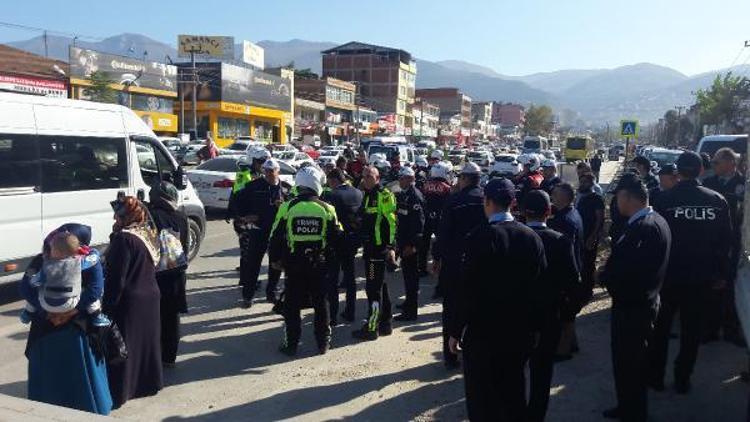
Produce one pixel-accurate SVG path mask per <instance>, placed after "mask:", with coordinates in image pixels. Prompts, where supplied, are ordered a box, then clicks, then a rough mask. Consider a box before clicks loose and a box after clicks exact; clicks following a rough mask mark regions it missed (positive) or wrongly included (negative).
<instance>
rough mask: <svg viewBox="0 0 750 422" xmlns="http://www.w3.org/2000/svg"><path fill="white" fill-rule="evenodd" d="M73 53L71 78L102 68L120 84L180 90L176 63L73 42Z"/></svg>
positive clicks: (172, 90) (175, 91)
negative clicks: (114, 52) (135, 56)
mask: <svg viewBox="0 0 750 422" xmlns="http://www.w3.org/2000/svg"><path fill="white" fill-rule="evenodd" d="M69 54H70V76H71V78H79V79H86V78H88V77H89V76H91V74H92V73H93V72H102V73H104V74H105V75H107V77H108V78H110V79H112V81H113V82H114V83H117V84H122V85H128V86H138V87H142V88H151V89H158V90H163V91H170V92H173V93H175V95H176V93H177V67H176V66H172V65H168V64H164V63H156V62H144V61H142V60H138V59H134V58H131V57H124V56H116V55H114V54H106V53H101V52H98V51H94V50H86V49H82V48H78V47H72V46H71V47H70V50H69Z"/></svg>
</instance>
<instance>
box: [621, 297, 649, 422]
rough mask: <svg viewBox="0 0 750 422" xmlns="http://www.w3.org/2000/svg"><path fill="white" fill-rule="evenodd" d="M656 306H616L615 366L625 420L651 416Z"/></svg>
mask: <svg viewBox="0 0 750 422" xmlns="http://www.w3.org/2000/svg"><path fill="white" fill-rule="evenodd" d="M655 318H656V309H655V308H652V307H649V306H647V305H644V306H642V307H624V306H618V305H617V304H615V305H614V306H612V315H611V323H612V343H611V344H612V368H613V370H614V378H615V390H616V392H617V408H618V409H619V410H620V413H621V417H620V420H622V421H645V420H646V418H647V415H648V387H647V385H648V384H647V381H648V376H649V375H648V365H649V363H648V345H649V339H650V338H651V335H652V332H653V327H654V325H653V324H654V320H655Z"/></svg>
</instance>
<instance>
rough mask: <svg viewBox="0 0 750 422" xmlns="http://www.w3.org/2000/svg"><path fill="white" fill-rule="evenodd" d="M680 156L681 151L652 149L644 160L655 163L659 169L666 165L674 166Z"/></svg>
mask: <svg viewBox="0 0 750 422" xmlns="http://www.w3.org/2000/svg"><path fill="white" fill-rule="evenodd" d="M680 155H682V151H681V150H679V149H664V148H654V149H652V150H651V151H650V152H649V154H648V157H646V158H648V159H649V160H651V161H655V162H656V164H657V165H658V166H659V167H660V168H661V167H664V166H665V165H667V164H675V163H676V162H677V158H678V157H679V156H680Z"/></svg>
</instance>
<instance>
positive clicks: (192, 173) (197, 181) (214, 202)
mask: <svg viewBox="0 0 750 422" xmlns="http://www.w3.org/2000/svg"><path fill="white" fill-rule="evenodd" d="M239 158H240V156H239V155H225V156H220V157H216V158H214V159H211V160H208V161H206V162H204V163H203V164H201V165H199V166H198V167H196V168H195V169H193V170H188V171H187V176H188V179H189V180H190V183H192V184H193V186H194V187H195V190H196V192H198V197H199V198H200V199H201V201H202V202H203V205H204V206H205V207H206V208H215V209H224V210H225V209H227V207H228V206H229V196H230V195H231V194H232V186H234V179H235V177H236V173H237V160H239ZM279 165H280V166H281V183H285V184H286V185H288V186H289V187H291V186H294V175H295V174H296V173H297V170H296V169H295V168H294V167H292V166H290V165H289V164H287V163H285V162H279Z"/></svg>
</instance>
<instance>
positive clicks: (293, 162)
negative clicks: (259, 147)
mask: <svg viewBox="0 0 750 422" xmlns="http://www.w3.org/2000/svg"><path fill="white" fill-rule="evenodd" d="M271 155H272V156H273V158H275V159H277V160H279V161H283V162H285V163H287V164H289V165H290V166H292V167H294V168H299V167H300V166H301V165H302V163H310V164H315V161H313V159H312V158H310V156H309V155H307V154H306V153H304V152H299V151H274V152H272V153H271Z"/></svg>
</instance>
